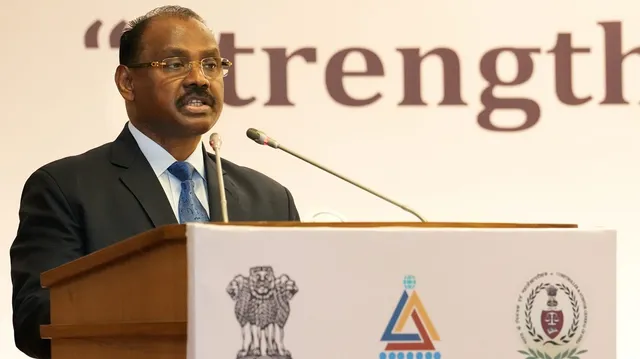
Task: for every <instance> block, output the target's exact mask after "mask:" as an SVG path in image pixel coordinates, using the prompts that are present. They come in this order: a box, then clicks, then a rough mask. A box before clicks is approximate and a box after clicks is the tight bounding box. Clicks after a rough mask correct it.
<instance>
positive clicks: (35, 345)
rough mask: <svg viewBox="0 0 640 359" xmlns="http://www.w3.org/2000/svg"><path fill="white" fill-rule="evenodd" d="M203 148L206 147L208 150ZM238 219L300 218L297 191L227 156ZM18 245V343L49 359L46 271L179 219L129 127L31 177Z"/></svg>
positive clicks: (214, 208) (215, 212)
mask: <svg viewBox="0 0 640 359" xmlns="http://www.w3.org/2000/svg"><path fill="white" fill-rule="evenodd" d="M203 151H205V150H204V147H203ZM214 161H215V157H214V156H213V155H211V154H209V153H207V152H206V151H205V167H206V179H207V188H208V195H209V207H210V208H209V210H210V217H211V221H212V222H220V221H222V214H221V210H220V205H219V203H220V194H219V192H218V191H219V190H218V180H217V176H216V171H215V162H214ZM222 168H223V172H224V175H223V179H224V185H225V189H226V197H227V207H228V209H227V211H228V216H229V220H230V221H299V220H300V217H299V215H298V211H297V209H296V206H295V204H294V201H293V198H292V196H291V193H290V192H289V191H288V190H287V189H286V188H285V187H283V186H282V185H280V184H279V183H277V182H276V181H274V180H272V179H270V178H269V177H267V176H265V175H263V174H261V173H259V172H256V171H254V170H251V169H249V168H246V167H241V166H238V165H236V164H233V163H231V162H229V161H226V160H222ZM19 218H20V224H19V227H18V231H17V236H16V238H15V241H14V242H13V245H12V246H11V250H10V255H11V279H12V282H13V327H14V333H15V342H16V346H17V347H18V348H19V349H20V350H21V351H23V352H24V353H25V354H27V355H29V356H31V357H35V358H49V357H50V355H51V349H50V342H49V341H48V340H41V339H40V334H39V326H40V325H41V324H48V323H49V321H50V317H49V314H50V312H49V292H48V291H47V290H45V289H42V288H41V287H40V273H42V272H44V271H46V270H49V269H52V268H55V267H57V266H59V265H62V264H64V263H66V262H70V261H72V260H74V259H77V258H79V257H81V256H84V255H87V254H89V253H91V252H94V251H96V250H99V249H101V248H104V247H107V246H109V245H111V244H113V243H115V242H117V241H120V240H123V239H126V238H128V237H131V236H133V235H136V234H139V233H141V232H144V231H147V230H150V229H152V228H155V227H158V226H162V225H166V224H172V223H177V220H176V218H175V215H174V212H173V211H172V209H171V205H170V203H169V201H168V199H167V197H166V194H165V192H164V191H163V189H162V187H161V185H160V182H159V181H158V179H157V177H156V175H155V174H154V172H153V170H152V169H151V166H150V165H149V163H148V162H147V160H146V158H145V157H144V155H143V154H142V152H141V151H140V149H139V148H138V145H137V143H136V142H135V140H134V138H133V136H132V135H131V133H130V132H129V130H128V129H127V127H126V126H125V128H124V130H123V131H122V133H121V134H120V135H119V136H118V138H117V139H116V140H115V141H114V142H112V143H108V144H105V145H103V146H100V147H97V148H94V149H92V150H90V151H88V152H86V153H84V154H81V155H77V156H73V157H67V158H64V159H61V160H57V161H55V162H52V163H49V164H47V165H45V166H43V167H41V168H39V169H38V170H36V171H35V172H34V173H33V174H32V175H31V176H30V177H29V179H28V180H27V181H26V184H25V186H24V190H23V193H22V198H21V201H20V211H19Z"/></svg>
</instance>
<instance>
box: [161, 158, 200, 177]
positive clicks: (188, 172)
mask: <svg viewBox="0 0 640 359" xmlns="http://www.w3.org/2000/svg"><path fill="white" fill-rule="evenodd" d="M167 170H168V171H169V173H171V174H172V175H174V176H176V178H177V179H179V180H180V182H184V181H187V180H190V179H191V177H192V176H193V171H194V170H195V168H193V166H192V165H191V163H189V162H179V161H178V162H174V163H173V164H172V165H171V166H169V168H168V169H167Z"/></svg>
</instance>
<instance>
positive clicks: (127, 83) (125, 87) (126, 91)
mask: <svg viewBox="0 0 640 359" xmlns="http://www.w3.org/2000/svg"><path fill="white" fill-rule="evenodd" d="M115 81H116V86H117V87H118V92H120V95H121V96H122V98H124V99H125V100H127V101H133V99H134V97H135V96H134V93H133V77H132V76H131V70H129V69H128V68H127V67H126V66H123V65H118V67H117V68H116V74H115Z"/></svg>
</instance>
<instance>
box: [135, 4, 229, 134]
mask: <svg viewBox="0 0 640 359" xmlns="http://www.w3.org/2000/svg"><path fill="white" fill-rule="evenodd" d="M174 57H182V58H184V59H185V60H186V61H193V62H192V64H191V70H190V71H180V70H177V69H179V68H180V67H181V66H180V65H179V63H175V62H172V63H171V64H170V66H168V67H165V68H160V67H150V68H139V69H131V73H132V80H133V104H134V107H135V111H136V119H137V121H138V122H142V123H143V124H142V125H143V126H145V127H147V128H149V129H150V130H152V131H153V132H155V133H157V134H158V135H161V136H163V137H168V138H171V137H185V136H194V135H202V134H204V133H206V132H207V131H209V130H210V129H211V128H212V127H213V125H214V124H215V123H216V121H217V120H218V118H219V117H220V113H221V111H222V105H223V96H224V84H223V81H222V70H221V69H220V71H218V75H217V76H211V71H210V70H207V71H203V70H202V68H201V67H200V65H199V63H200V61H201V60H202V59H204V58H210V57H214V58H220V51H219V49H218V44H217V42H216V40H215V38H214V37H213V34H212V33H211V31H210V30H209V29H207V28H206V27H205V26H204V25H203V24H202V23H200V22H199V21H197V20H195V19H180V18H170V17H165V18H158V19H154V20H152V21H151V22H150V24H149V25H148V27H147V28H146V29H145V31H144V34H143V35H142V52H141V54H140V56H139V58H138V62H140V63H145V62H152V61H159V62H160V61H163V60H164V59H167V58H174ZM184 64H186V65H187V66H188V64H187V63H186V62H185V63H184ZM205 67H207V66H205ZM182 68H184V67H182ZM208 68H209V69H210V68H211V67H210V66H209V67H208ZM205 73H206V74H207V75H205Z"/></svg>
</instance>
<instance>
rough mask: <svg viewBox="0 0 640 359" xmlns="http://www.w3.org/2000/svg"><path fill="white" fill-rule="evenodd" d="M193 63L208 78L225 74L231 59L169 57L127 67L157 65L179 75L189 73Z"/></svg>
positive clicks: (165, 71)
mask: <svg viewBox="0 0 640 359" xmlns="http://www.w3.org/2000/svg"><path fill="white" fill-rule="evenodd" d="M193 64H197V65H199V66H200V69H201V70H202V73H203V74H204V76H205V77H208V78H210V79H213V78H216V77H218V76H220V75H221V74H222V77H225V76H227V74H228V73H229V68H230V67H231V61H229V60H228V59H225V58H220V57H207V58H204V59H202V60H200V61H189V59H187V58H184V57H169V58H166V59H164V60H162V61H152V62H145V63H140V64H133V65H129V66H127V67H129V68H134V69H135V68H144V67H159V68H161V69H162V72H164V73H166V74H168V75H172V76H180V75H185V74H187V73H189V72H190V71H191V69H192V66H193Z"/></svg>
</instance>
